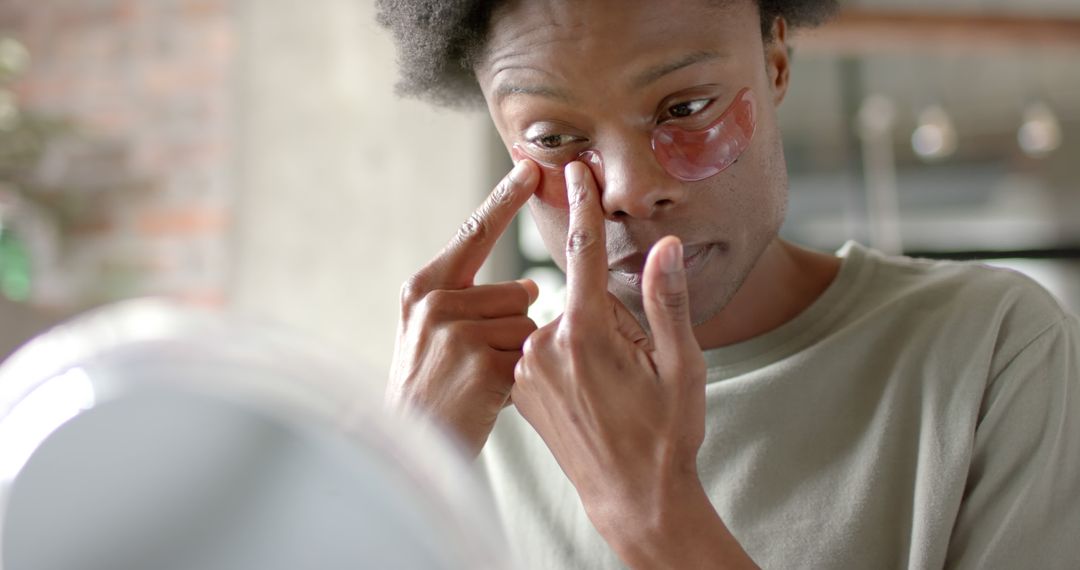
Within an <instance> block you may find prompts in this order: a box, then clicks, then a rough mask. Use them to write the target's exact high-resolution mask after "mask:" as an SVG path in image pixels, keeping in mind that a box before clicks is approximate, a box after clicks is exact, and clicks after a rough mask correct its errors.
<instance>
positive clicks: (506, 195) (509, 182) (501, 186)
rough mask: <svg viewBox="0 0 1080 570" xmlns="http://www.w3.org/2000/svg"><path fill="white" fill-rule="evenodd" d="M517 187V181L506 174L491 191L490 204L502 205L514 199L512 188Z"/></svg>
mask: <svg viewBox="0 0 1080 570" xmlns="http://www.w3.org/2000/svg"><path fill="white" fill-rule="evenodd" d="M516 187H517V183H516V182H515V181H514V179H513V178H512V177H511V176H510V175H509V174H507V175H506V176H505V177H503V179H502V180H500V181H499V183H498V184H497V185H495V189H494V190H493V191H492V192H491V200H490V201H491V204H492V206H504V205H506V204H509V203H511V202H513V201H514V190H515V188H516Z"/></svg>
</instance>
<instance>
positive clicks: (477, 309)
mask: <svg viewBox="0 0 1080 570" xmlns="http://www.w3.org/2000/svg"><path fill="white" fill-rule="evenodd" d="M538 294H539V288H538V287H537V286H536V283H534V282H533V281H531V280H529V279H520V280H518V281H508V282H505V283H492V284H490V285H476V286H474V287H469V288H468V289H455V290H448V289H438V290H436V291H432V292H431V293H429V294H428V295H427V297H426V299H425V302H426V303H427V311H428V316H429V317H433V318H436V319H440V320H441V319H470V320H471V319H495V318H499V317H509V316H513V315H524V314H526V313H527V312H528V310H529V307H530V306H531V305H532V304H533V303H534V302H535V301H536V298H537V295H538Z"/></svg>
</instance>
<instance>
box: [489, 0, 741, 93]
mask: <svg viewBox="0 0 1080 570" xmlns="http://www.w3.org/2000/svg"><path fill="white" fill-rule="evenodd" d="M760 49H761V36H760V22H759V20H758V10H757V3H756V2H755V1H754V0H664V1H663V2H657V1H655V0H512V1H511V2H508V3H506V4H504V5H502V6H501V7H500V8H499V9H497V10H496V11H495V12H494V14H492V18H491V25H490V29H489V34H488V40H487V43H486V45H485V49H484V51H483V53H482V56H481V58H480V60H479V62H478V63H479V65H478V67H477V73H478V75H479V76H480V77H481V79H483V77H484V76H486V77H488V78H491V77H493V76H494V75H496V74H498V73H499V72H500V71H502V70H505V69H513V68H523V69H531V70H533V71H541V72H549V71H559V70H562V71H566V70H567V68H569V69H571V70H572V69H573V68H580V69H581V70H583V71H585V72H588V71H589V70H593V71H596V70H600V69H603V70H604V71H607V72H614V71H618V70H623V71H625V73H628V74H629V73H635V74H640V71H641V69H644V68H648V67H650V66H655V65H656V64H657V63H658V62H667V61H671V59H672V57H675V58H678V57H688V56H689V55H691V54H693V53H723V54H725V55H730V54H734V53H740V52H747V51H748V50H754V51H757V52H758V53H760ZM562 79H574V78H571V77H563V78H562Z"/></svg>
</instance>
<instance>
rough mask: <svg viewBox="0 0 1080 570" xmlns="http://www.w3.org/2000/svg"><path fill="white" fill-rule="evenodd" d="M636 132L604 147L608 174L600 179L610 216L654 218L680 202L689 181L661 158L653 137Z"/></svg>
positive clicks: (602, 198) (605, 171)
mask: <svg viewBox="0 0 1080 570" xmlns="http://www.w3.org/2000/svg"><path fill="white" fill-rule="evenodd" d="M635 135H636V136H634V137H633V138H632V139H631V138H628V137H624V138H622V140H621V141H620V144H618V145H612V146H611V147H609V148H606V149H602V150H601V153H602V155H603V163H604V168H603V170H604V175H603V179H602V180H598V181H597V182H598V183H599V185H600V195H601V203H602V204H603V207H604V212H605V213H606V214H607V215H608V217H609V218H613V219H618V218H625V217H631V218H643V219H645V218H650V217H652V216H655V215H656V214H657V213H659V212H661V211H663V210H667V209H670V208H672V207H674V206H675V205H677V204H678V203H679V202H681V201H682V200H683V199H684V196H685V193H686V189H685V185H684V184H683V183H682V182H680V181H678V180H676V179H675V178H673V177H672V176H671V175H669V174H668V173H667V172H666V171H665V170H664V169H663V168H662V167H661V166H660V163H659V162H657V160H656V157H655V156H654V155H653V150H652V146H651V144H650V139H649V138H648V137H641V136H640V135H637V134H635ZM639 139H640V140H639Z"/></svg>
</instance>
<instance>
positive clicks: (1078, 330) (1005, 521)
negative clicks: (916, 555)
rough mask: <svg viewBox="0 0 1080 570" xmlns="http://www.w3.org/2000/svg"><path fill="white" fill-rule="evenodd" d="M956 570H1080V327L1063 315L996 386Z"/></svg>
mask: <svg viewBox="0 0 1080 570" xmlns="http://www.w3.org/2000/svg"><path fill="white" fill-rule="evenodd" d="M946 566H947V567H949V568H1080V325H1078V323H1077V320H1076V319H1075V318H1073V317H1068V316H1060V317H1058V318H1057V320H1056V322H1053V323H1050V326H1049V327H1048V328H1046V329H1045V330H1044V331H1043V332H1042V333H1041V334H1039V335H1038V336H1037V337H1036V338H1035V339H1034V340H1032V341H1031V342H1030V343H1028V344H1027V345H1026V346H1025V347H1023V349H1022V350H1020V352H1019V353H1017V354H1016V355H1015V356H1014V357H1012V358H1011V360H1009V361H1008V362H1007V363H1005V364H1004V365H1003V367H1001V369H1000V371H998V372H997V374H996V375H995V376H994V378H992V380H991V382H990V384H989V385H988V387H987V390H986V395H985V398H984V401H983V404H982V409H981V410H980V417H979V424H978V427H977V429H976V433H975V440H974V448H973V452H972V460H971V467H970V473H969V476H968V481H967V487H966V489H965V498H964V501H963V503H962V504H961V507H960V511H959V513H958V515H957V519H956V523H955V526H954V529H953V533H952V536H951V539H950V544H949V553H948V560H947V564H946Z"/></svg>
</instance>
